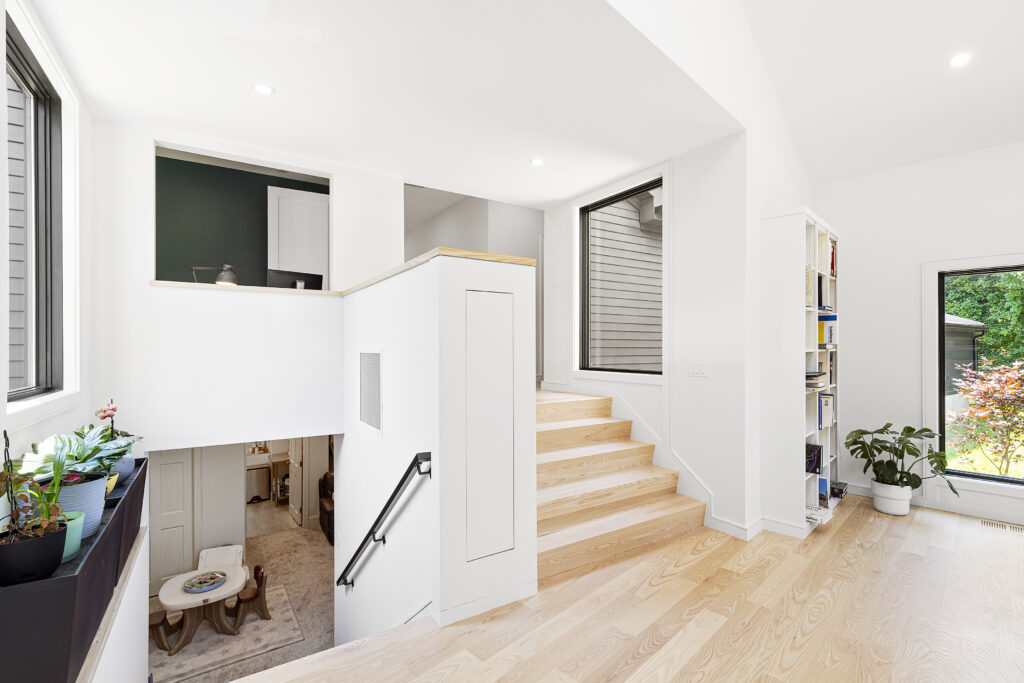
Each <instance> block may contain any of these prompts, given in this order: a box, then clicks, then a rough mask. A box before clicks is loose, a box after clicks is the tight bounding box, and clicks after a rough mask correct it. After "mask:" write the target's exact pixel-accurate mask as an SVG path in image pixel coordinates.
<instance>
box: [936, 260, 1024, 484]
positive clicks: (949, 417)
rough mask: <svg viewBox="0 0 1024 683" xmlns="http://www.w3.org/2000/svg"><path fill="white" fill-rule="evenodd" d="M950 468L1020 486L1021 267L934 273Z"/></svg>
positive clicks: (1023, 422)
mask: <svg viewBox="0 0 1024 683" xmlns="http://www.w3.org/2000/svg"><path fill="white" fill-rule="evenodd" d="M939 310H940V312H941V313H942V315H941V316H939V373H940V382H939V386H940V388H941V391H940V392H939V412H940V415H942V416H943V420H942V426H941V444H940V447H941V448H943V449H944V450H945V451H946V453H947V454H948V455H949V465H948V469H949V470H950V471H951V472H952V473H954V474H957V475H960V476H965V477H972V478H976V479H989V480H995V481H1001V482H1007V483H1014V484H1024V265H1022V266H1011V267H1004V268H992V269H981V270H965V271H947V272H942V273H939Z"/></svg>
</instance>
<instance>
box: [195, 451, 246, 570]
mask: <svg viewBox="0 0 1024 683" xmlns="http://www.w3.org/2000/svg"><path fill="white" fill-rule="evenodd" d="M193 459H194V463H193V468H192V470H193V472H194V476H193V479H192V486H193V496H192V499H193V505H194V512H193V515H194V518H195V535H194V538H195V541H194V544H195V548H194V552H195V555H196V557H194V558H193V560H192V562H193V566H195V561H196V560H197V559H198V555H199V551H200V550H203V549H204V548H213V547H216V546H218V545H241V546H244V545H245V446H244V444H240V443H235V444H228V445H225V446H207V447H205V448H196V449H193Z"/></svg>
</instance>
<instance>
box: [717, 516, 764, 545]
mask: <svg viewBox="0 0 1024 683" xmlns="http://www.w3.org/2000/svg"><path fill="white" fill-rule="evenodd" d="M704 526H706V527H708V528H709V529H714V530H716V531H721V532H722V533H723V534H729V535H730V536H735V537H736V538H738V539H740V540H743V541H749V540H750V539H752V538H753V537H754V536H757V534H758V533H759V532H760V531H761V520H760V519H757V520H755V521H753V522H751V523H750V524H748V525H746V526H744V525H742V524H737V523H736V522H732V521H729V520H727V519H722V518H721V517H716V516H715V515H712V514H708V515H707V516H706V518H705V520H704Z"/></svg>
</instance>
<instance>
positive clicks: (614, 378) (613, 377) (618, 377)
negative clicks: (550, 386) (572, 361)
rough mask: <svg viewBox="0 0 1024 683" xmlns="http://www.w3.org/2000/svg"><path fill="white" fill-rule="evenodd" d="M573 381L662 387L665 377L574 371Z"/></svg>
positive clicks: (629, 373)
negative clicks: (583, 380) (581, 380)
mask: <svg viewBox="0 0 1024 683" xmlns="http://www.w3.org/2000/svg"><path fill="white" fill-rule="evenodd" d="M572 376H573V379H585V380H593V381H597V382H623V383H627V384H652V385H655V386H661V385H663V384H664V383H665V376H664V375H645V374H641V373H638V372H614V371H612V370H573V371H572Z"/></svg>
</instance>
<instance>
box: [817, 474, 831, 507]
mask: <svg viewBox="0 0 1024 683" xmlns="http://www.w3.org/2000/svg"><path fill="white" fill-rule="evenodd" d="M818 507H823V508H827V507H829V505H828V479H826V478H825V477H818Z"/></svg>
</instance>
